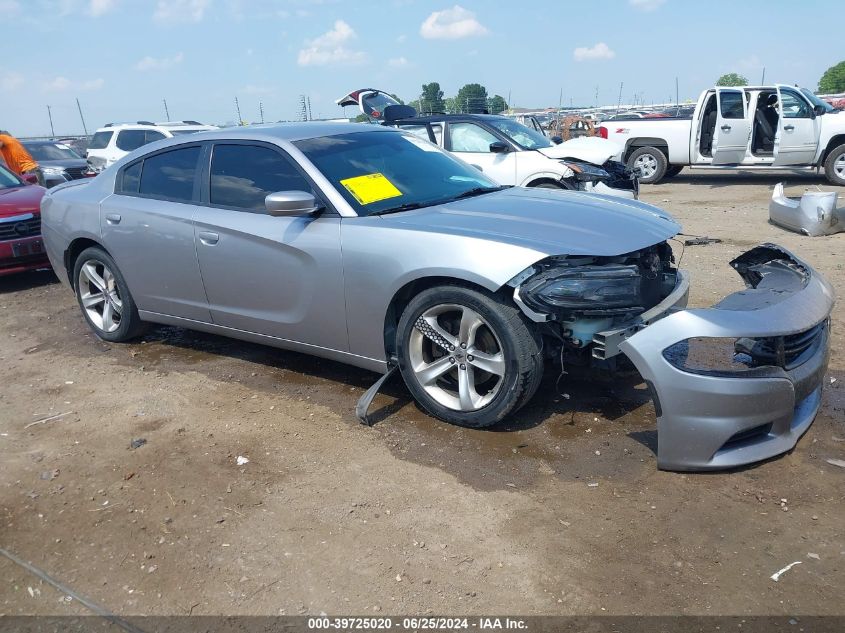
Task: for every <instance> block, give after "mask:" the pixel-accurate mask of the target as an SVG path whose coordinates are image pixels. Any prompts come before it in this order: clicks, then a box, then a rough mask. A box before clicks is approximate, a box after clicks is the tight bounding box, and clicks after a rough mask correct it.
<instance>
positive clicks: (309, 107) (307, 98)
mask: <svg viewBox="0 0 845 633" xmlns="http://www.w3.org/2000/svg"><path fill="white" fill-rule="evenodd" d="M305 102H306V103H307V104H308V120H309V121H313V120H314V117H312V116H311V97H306V98H305Z"/></svg>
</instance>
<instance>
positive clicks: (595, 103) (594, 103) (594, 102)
mask: <svg viewBox="0 0 845 633" xmlns="http://www.w3.org/2000/svg"><path fill="white" fill-rule="evenodd" d="M598 104H599V87H598V86H596V98H595V99H593V105H594V106H597V105H598Z"/></svg>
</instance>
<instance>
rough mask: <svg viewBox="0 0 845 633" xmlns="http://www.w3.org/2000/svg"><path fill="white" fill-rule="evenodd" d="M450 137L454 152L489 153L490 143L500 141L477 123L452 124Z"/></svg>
mask: <svg viewBox="0 0 845 633" xmlns="http://www.w3.org/2000/svg"><path fill="white" fill-rule="evenodd" d="M449 137H450V138H451V140H452V151H453V152H475V153H480V152H489V151H490V143H495V142H496V141H498V140H499V139H497V138H496V137H495V136H493V135H492V134H490V132H488V131H487V130H485V129H484V128H481V127H479V126H477V125H476V124H475V123H451V124H450V125H449Z"/></svg>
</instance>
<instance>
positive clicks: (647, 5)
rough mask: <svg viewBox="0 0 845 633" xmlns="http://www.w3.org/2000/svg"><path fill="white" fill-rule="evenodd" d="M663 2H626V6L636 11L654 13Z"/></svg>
mask: <svg viewBox="0 0 845 633" xmlns="http://www.w3.org/2000/svg"><path fill="white" fill-rule="evenodd" d="M665 2H666V0H628V4H630V5H631V6H632V7H634V8H635V9H637V10H638V11H654V10H655V9H657V8H658V7H660V5H662V4H664V3H665Z"/></svg>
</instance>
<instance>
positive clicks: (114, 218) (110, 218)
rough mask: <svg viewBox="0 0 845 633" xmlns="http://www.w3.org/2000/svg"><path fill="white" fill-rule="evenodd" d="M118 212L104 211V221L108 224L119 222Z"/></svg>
mask: <svg viewBox="0 0 845 633" xmlns="http://www.w3.org/2000/svg"><path fill="white" fill-rule="evenodd" d="M120 220H121V217H120V214H119V213H106V222H108V223H109V224H120Z"/></svg>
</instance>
